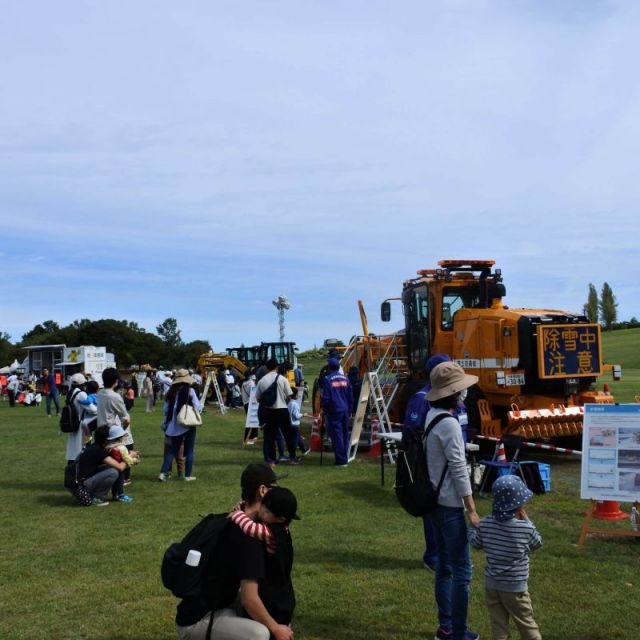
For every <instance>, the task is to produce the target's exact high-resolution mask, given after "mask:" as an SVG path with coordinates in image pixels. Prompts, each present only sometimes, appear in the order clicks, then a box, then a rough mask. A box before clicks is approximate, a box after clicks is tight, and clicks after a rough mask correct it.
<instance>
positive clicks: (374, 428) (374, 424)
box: [369, 418, 382, 458]
mask: <svg viewBox="0 0 640 640" xmlns="http://www.w3.org/2000/svg"><path fill="white" fill-rule="evenodd" d="M378 433H380V424H379V423H378V419H377V418H371V437H370V439H369V456H370V457H372V458H379V457H380V455H381V454H382V449H381V445H380V438H378Z"/></svg>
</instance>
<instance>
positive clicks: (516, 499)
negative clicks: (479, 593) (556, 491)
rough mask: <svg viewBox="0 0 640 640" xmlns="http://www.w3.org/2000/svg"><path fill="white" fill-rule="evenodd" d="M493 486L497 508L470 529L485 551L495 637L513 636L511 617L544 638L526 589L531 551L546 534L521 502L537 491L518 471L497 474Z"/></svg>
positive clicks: (527, 634) (525, 636)
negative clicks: (499, 475)
mask: <svg viewBox="0 0 640 640" xmlns="http://www.w3.org/2000/svg"><path fill="white" fill-rule="evenodd" d="M491 491H492V493H493V512H492V514H491V515H490V516H486V517H484V518H482V520H481V521H480V527H479V528H477V529H473V528H472V529H471V531H470V532H469V542H470V543H471V546H473V547H474V548H476V549H484V550H485V552H486V554H487V566H486V568H485V570H484V576H485V597H486V603H487V608H488V609H489V617H490V620H491V631H492V636H493V640H508V639H509V637H510V636H509V617H511V618H513V621H514V622H515V625H516V627H517V629H518V631H519V633H520V638H522V640H542V636H541V635H540V630H539V628H538V625H537V624H536V622H535V620H534V619H533V609H532V607H531V598H530V596H529V589H528V579H529V552H531V551H533V550H534V549H538V548H539V547H540V546H542V538H541V537H540V534H539V533H538V531H537V529H536V528H535V526H534V525H533V523H532V522H531V521H530V520H529V519H528V518H527V514H526V512H525V510H524V508H523V505H524V503H525V502H527V500H529V499H531V497H532V496H533V493H531V491H529V489H527V487H526V485H525V484H524V482H522V480H520V478H518V477H517V476H514V475H506V476H501V477H500V478H498V479H497V480H496V481H495V482H494V483H493V487H492V489H491Z"/></svg>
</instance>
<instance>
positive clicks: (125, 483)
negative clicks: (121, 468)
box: [122, 480, 131, 487]
mask: <svg viewBox="0 0 640 640" xmlns="http://www.w3.org/2000/svg"><path fill="white" fill-rule="evenodd" d="M130 484H131V480H125V481H124V482H123V483H122V485H123V486H125V487H128V486H129V485H130Z"/></svg>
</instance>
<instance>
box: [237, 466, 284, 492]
mask: <svg viewBox="0 0 640 640" xmlns="http://www.w3.org/2000/svg"><path fill="white" fill-rule="evenodd" d="M282 478H286V475H281V476H277V475H276V474H275V473H274V471H273V469H272V468H271V467H270V466H269V465H268V464H265V463H262V462H255V463H252V464H250V465H247V467H246V468H245V470H244V471H243V472H242V475H241V476H240V487H241V488H242V489H243V490H245V489H248V490H249V493H250V494H251V495H253V494H254V493H255V492H256V491H257V490H258V487H259V486H260V485H261V484H264V485H265V486H267V487H270V486H272V485H274V484H276V482H278V480H281V479H282ZM243 493H244V491H243Z"/></svg>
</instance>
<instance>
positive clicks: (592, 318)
mask: <svg viewBox="0 0 640 640" xmlns="http://www.w3.org/2000/svg"><path fill="white" fill-rule="evenodd" d="M583 312H584V315H585V316H587V318H589V322H593V323H596V322H601V323H602V326H603V327H604V328H605V329H607V330H609V329H610V330H615V329H631V328H633V327H640V322H639V321H638V319H637V318H636V317H635V316H634V317H633V318H631V320H624V321H622V322H618V301H617V300H616V297H615V295H614V293H613V289H612V288H611V286H610V285H609V283H608V282H605V283H604V284H603V285H602V289H601V290H600V295H599V296H598V291H597V289H596V287H595V285H594V284H592V283H591V282H590V283H589V294H588V296H587V301H586V302H585V304H584V306H583Z"/></svg>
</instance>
